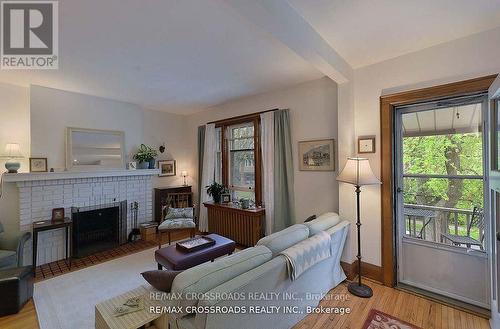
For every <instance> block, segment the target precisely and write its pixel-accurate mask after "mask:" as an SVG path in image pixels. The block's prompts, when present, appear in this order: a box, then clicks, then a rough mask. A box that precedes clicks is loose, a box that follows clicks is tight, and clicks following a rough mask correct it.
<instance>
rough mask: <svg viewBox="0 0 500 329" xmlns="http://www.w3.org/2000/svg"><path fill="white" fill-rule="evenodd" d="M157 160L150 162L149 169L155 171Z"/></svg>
mask: <svg viewBox="0 0 500 329" xmlns="http://www.w3.org/2000/svg"><path fill="white" fill-rule="evenodd" d="M155 162H156V161H155V159H151V160H149V169H155Z"/></svg>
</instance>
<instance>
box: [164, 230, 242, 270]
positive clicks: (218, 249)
mask: <svg viewBox="0 0 500 329" xmlns="http://www.w3.org/2000/svg"><path fill="white" fill-rule="evenodd" d="M205 237H207V238H210V239H212V240H214V241H215V244H213V245H211V246H208V247H206V248H203V249H199V250H196V251H192V252H185V251H182V250H179V249H177V246H176V245H172V246H168V247H164V248H160V249H158V250H156V251H155V259H156V262H157V263H158V269H160V270H161V269H162V267H165V268H167V269H170V270H176V271H180V270H187V269H188V268H191V267H194V266H196V265H199V264H202V263H205V262H208V261H213V260H214V259H216V258H218V257H221V256H224V255H230V254H232V253H233V252H234V248H235V246H236V243H235V242H234V241H233V240H230V239H228V238H225V237H223V236H220V235H217V234H208V235H206V236H205Z"/></svg>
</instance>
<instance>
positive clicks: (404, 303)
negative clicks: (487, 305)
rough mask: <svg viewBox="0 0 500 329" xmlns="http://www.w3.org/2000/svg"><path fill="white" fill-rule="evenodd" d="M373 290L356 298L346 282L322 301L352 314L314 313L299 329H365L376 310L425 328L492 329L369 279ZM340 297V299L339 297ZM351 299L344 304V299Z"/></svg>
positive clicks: (484, 321) (477, 319)
mask: <svg viewBox="0 0 500 329" xmlns="http://www.w3.org/2000/svg"><path fill="white" fill-rule="evenodd" d="M365 283H366V284H368V285H369V286H370V287H372V289H373V297H372V298H369V299H364V298H359V297H355V296H353V295H351V294H349V293H348V292H347V284H346V283H342V284H340V285H339V286H337V287H336V288H335V289H332V290H331V291H330V293H329V294H330V296H331V297H330V298H329V300H322V301H321V303H320V305H321V306H323V307H345V308H347V307H349V308H350V309H351V313H350V314H345V315H332V314H310V315H308V316H307V317H306V318H304V319H303V320H302V321H301V322H299V323H298V324H297V325H296V326H295V327H294V328H295V329H319V328H346V329H347V328H352V329H361V328H362V326H363V324H364V322H365V319H366V317H367V315H368V312H369V311H370V310H371V309H372V308H375V309H377V310H379V311H382V312H384V313H387V314H390V315H393V316H395V317H397V318H399V319H401V320H404V321H406V322H409V323H411V324H413V325H416V326H419V327H420V328H422V329H489V328H490V325H489V321H488V320H487V319H484V318H482V317H479V316H476V315H473V314H470V313H467V312H464V311H461V310H458V309H455V308H452V307H448V306H446V305H443V304H440V303H436V302H433V301H431V300H428V299H426V298H422V297H419V296H417V295H414V294H411V293H408V292H404V291H401V290H397V289H393V288H389V287H386V286H383V285H380V284H378V283H375V282H373V281H370V280H365ZM336 296H338V297H337V298H335V297H336ZM342 296H347V297H348V300H345V301H342V300H340V297H342ZM335 299H337V300H335Z"/></svg>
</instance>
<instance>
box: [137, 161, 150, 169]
mask: <svg viewBox="0 0 500 329" xmlns="http://www.w3.org/2000/svg"><path fill="white" fill-rule="evenodd" d="M148 168H149V162H146V161H143V162H139V163H138V164H137V169H148Z"/></svg>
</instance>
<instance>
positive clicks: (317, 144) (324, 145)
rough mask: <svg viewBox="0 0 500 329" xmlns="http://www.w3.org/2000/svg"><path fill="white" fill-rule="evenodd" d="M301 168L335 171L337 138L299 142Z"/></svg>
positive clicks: (305, 169)
mask: <svg viewBox="0 0 500 329" xmlns="http://www.w3.org/2000/svg"><path fill="white" fill-rule="evenodd" d="M299 170H302V171H335V140H334V139H320V140H311V141H302V142H299Z"/></svg>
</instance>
